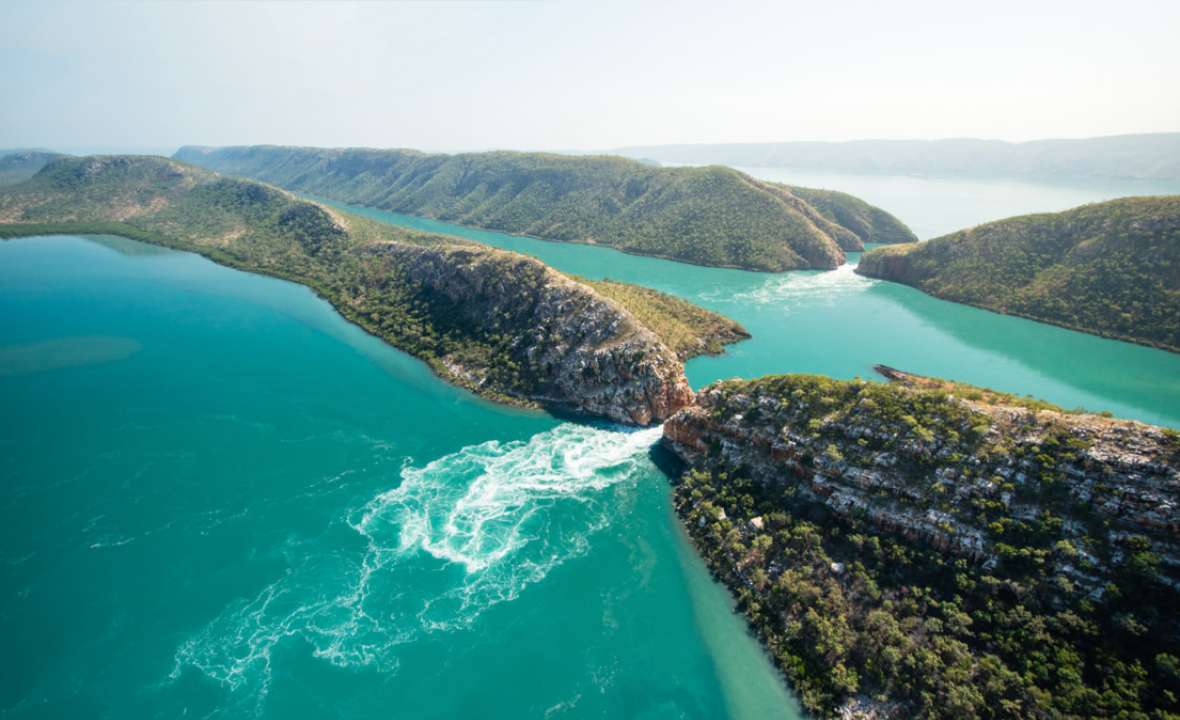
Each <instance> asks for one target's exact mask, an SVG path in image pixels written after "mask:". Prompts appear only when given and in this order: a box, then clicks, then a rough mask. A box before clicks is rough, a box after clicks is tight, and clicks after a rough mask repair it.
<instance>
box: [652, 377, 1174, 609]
mask: <svg viewBox="0 0 1180 720" xmlns="http://www.w3.org/2000/svg"><path fill="white" fill-rule="evenodd" d="M903 377H907V378H908V376H903ZM915 381H918V380H917V379H916V380H915ZM826 382H827V383H830V384H832V386H833V387H839V389H838V390H835V391H834V394H840V395H844V398H845V399H847V402H848V403H849V405H848V406H847V407H845V408H842V409H841V410H836V411H835V412H825V410H829V409H830V408H831V406H830V405H828V404H826V403H824V402H823V400H822V399H821V400H818V404H815V405H812V404H810V403H809V402H808V400H804V401H802V402H801V401H800V400H799V399H798V398H797V397H794V396H792V395H791V394H786V395H784V394H782V393H780V392H776V391H774V390H771V389H770V388H771V385H769V384H768V383H766V382H763V383H762V384H759V381H755V382H753V383H750V384H746V385H744V386H743V385H726V384H721V385H717V386H711V387H709V388H706V389H705V390H702V391H701V392H700V394H699V395H698V398H697V403H696V405H694V406H693V407H690V408H687V409H685V410H683V411H681V412H680V413H678V414H677V415H675V416H673V417H672V418H671V419H670V420H669V421H668V422H667V424H666V425H665V426H664V436H665V438H666V441H667V444H668V445H669V447H671V448H672V449H673V450H674V451H675V452H676V454H677V455H679V456H680V457H681V458H682V459H683V460H685V461H686V462H687V463H688V464H689V465H691V466H694V467H710V468H726V469H735V468H740V469H741V471H742V472H744V473H747V474H748V475H749V476H750V477H751V478H752V479H754V480H758V481H761V482H767V483H788V484H790V485H792V486H793V487H795V488H796V489H797V492H798V493H799V494H800V495H801V496H802V497H806V498H808V499H810V500H813V501H815V502H818V503H822V504H823V505H825V506H826V507H828V508H829V509H830V510H832V511H833V512H835V513H837V514H839V515H858V516H861V517H866V518H868V519H869V520H870V521H871V522H872V524H874V525H876V526H877V527H879V528H881V529H884V530H889V531H895V532H898V533H900V534H901V535H903V536H904V537H906V538H909V539H912V540H919V541H921V542H924V543H928V544H930V545H932V546H933V547H935V548H937V549H938V550H940V551H944V552H948V553H954V554H957V555H961V556H963V557H966V558H968V559H970V560H972V561H977V562H996V561H997V560H998V557H997V551H996V544H997V543H998V542H1002V540H1001V539H1000V538H998V537H994V535H995V533H994V532H993V531H992V530H991V529H989V527H988V524H989V523H990V522H993V521H995V519H996V518H997V517H999V516H1003V517H1015V518H1035V517H1037V516H1038V515H1040V514H1041V513H1042V512H1046V511H1050V512H1052V513H1053V514H1054V515H1056V516H1059V517H1061V518H1063V522H1062V525H1061V529H1060V532H1059V534H1058V535H1059V537H1058V539H1059V540H1066V541H1069V542H1072V543H1073V544H1075V545H1077V546H1081V547H1084V546H1087V545H1101V546H1102V547H1101V548H1099V547H1094V548H1093V550H1092V551H1091V555H1092V557H1090V558H1087V560H1088V562H1087V563H1086V564H1087V566H1088V569H1087V570H1086V571H1082V570H1081V569H1080V568H1078V567H1077V566H1076V565H1074V564H1072V561H1070V559H1068V558H1062V559H1061V565H1060V567H1059V568H1058V569H1059V570H1061V571H1063V572H1066V573H1067V574H1069V575H1070V576H1071V577H1072V578H1074V579H1075V580H1076V581H1077V582H1078V583H1080V584H1081V585H1085V586H1087V587H1089V588H1090V589H1092V590H1093V589H1097V588H1098V587H1100V585H1101V584H1102V582H1105V580H1106V579H1108V576H1109V572H1108V570H1109V565H1110V564H1111V563H1112V562H1115V561H1116V560H1117V557H1118V556H1119V550H1118V547H1117V546H1118V540H1119V538H1120V537H1122V536H1124V535H1129V534H1141V535H1144V536H1147V537H1148V538H1149V539H1150V540H1151V541H1152V546H1153V549H1154V550H1155V551H1156V552H1157V553H1158V554H1159V555H1160V557H1161V559H1162V561H1163V564H1162V570H1163V572H1164V575H1163V576H1162V577H1163V578H1164V579H1165V580H1166V581H1167V582H1168V583H1169V584H1171V585H1172V586H1173V587H1175V588H1177V589H1180V440H1178V439H1177V436H1176V435H1175V434H1174V433H1171V432H1168V431H1165V430H1164V429H1163V428H1158V427H1154V426H1151V425H1145V424H1143V423H1137V422H1132V421H1116V420H1112V419H1109V418H1105V417H1101V416H1096V415H1087V414H1080V413H1076V414H1074V413H1063V412H1058V411H1056V410H1048V409H1045V410H1037V409H1033V408H1029V407H1020V406H1012V405H1002V404H1001V405H994V404H989V403H987V402H983V401H974V400H970V399H966V398H964V397H957V396H954V395H943V396H941V398H940V397H939V396H938V395H937V393H938V392H939V391H938V390H935V389H926V388H922V387H920V386H919V387H912V386H908V385H906V384H904V381H903V384H902V385H895V386H885V387H883V388H882V387H874V386H872V385H868V384H862V385H860V386H858V385H857V384H855V383H848V384H844V385H843V386H839V385H836V383H837V382H838V381H826ZM799 389H800V388H799V387H792V390H791V393H794V392H795V390H799ZM813 389H814V388H812V387H807V388H806V390H805V392H806V393H810V392H812V390H813ZM928 393H935V395H933V396H931V397H929V398H927V397H923V396H924V395H925V394H928ZM898 395H900V396H901V397H897V396H898ZM907 395H912V396H913V397H906V396H907ZM822 397H832V396H831V395H824V396H822ZM882 397H886V398H888V399H889V400H892V401H895V402H898V403H899V404H900V406H901V407H902V408H903V409H905V410H910V412H902V413H901V414H900V415H896V416H895V415H894V414H892V413H887V412H882V411H881V406H882V405H883V404H884V402H885V401H883V400H882ZM840 402H842V400H841V401H837V403H836V405H837V406H838V405H839V403H840ZM926 403H933V404H934V405H935V407H933V409H931V410H930V413H931V414H930V417H931V418H932V420H931V422H932V423H938V424H939V425H940V427H938V429H935V427H934V426H933V425H932V427H930V428H926V427H922V425H921V420H918V419H916V418H915V416H914V414H913V410H912V409H911V407H910V406H911V404H912V405H914V406H922V405H924V404H926ZM935 416H938V417H935ZM907 418H908V419H907ZM977 501H983V502H984V503H992V504H994V506H993V507H992V508H991V512H981V511H980V510H979V503H978V502H977ZM1095 520H1098V521H1099V522H1101V523H1102V524H1103V525H1104V526H1105V527H1108V528H1109V532H1108V534H1107V537H1106V540H1109V541H1111V542H1110V543H1106V542H1101V541H1099V542H1097V543H1096V542H1095V538H1092V537H1090V533H1091V530H1092V528H1093V523H1094V521H1095Z"/></svg>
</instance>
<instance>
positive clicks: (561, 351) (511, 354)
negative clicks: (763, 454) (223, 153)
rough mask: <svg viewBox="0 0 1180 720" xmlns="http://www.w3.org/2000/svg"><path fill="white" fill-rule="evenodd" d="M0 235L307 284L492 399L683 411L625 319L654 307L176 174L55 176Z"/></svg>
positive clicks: (452, 242)
mask: <svg viewBox="0 0 1180 720" xmlns="http://www.w3.org/2000/svg"><path fill="white" fill-rule="evenodd" d="M0 223H2V224H0V237H13V236H19V235H32V234H53V233H79V232H88V233H111V234H120V235H126V236H129V237H132V238H136V239H139V240H143V241H146V242H153V243H157V244H161V245H166V246H169V247H175V248H179V249H184V250H192V251H195V252H199V253H202V254H204V255H206V256H208V257H210V258H212V259H214V260H216V261H218V262H222V263H225V264H228V265H232V266H234V267H239V268H242V269H245V270H250V271H254V272H263V273H267V274H271V275H277V276H280V277H284V278H288V279H291V280H294V281H296V282H300V283H303V284H306V285H308V286H310V287H312V288H313V289H315V290H316V291H317V292H318V293H319V294H321V295H322V296H323V297H325V298H326V299H328V300H329V301H330V302H332V304H333V305H335V306H336V308H337V309H338V310H340V311H341V313H343V314H344V315H346V316H347V317H349V318H350V319H352V320H353V321H355V322H357V323H358V324H360V325H361V326H362V327H364V328H366V329H367V330H369V331H371V332H373V333H374V334H376V335H378V336H380V337H382V338H384V339H386V340H388V341H389V342H390V343H392V344H393V345H396V346H397V347H399V348H401V349H403V350H405V351H407V352H410V353H412V354H414V355H416V356H417V357H419V358H421V359H423V360H424V361H426V362H427V363H429V364H430V365H431V367H432V368H433V369H434V370H435V371H436V372H437V373H438V374H439V375H440V376H442V377H444V378H445V379H448V380H450V381H452V382H455V383H456V384H459V385H462V386H464V387H467V388H470V389H472V390H473V391H476V392H478V393H480V394H482V395H485V396H487V397H490V398H493V399H497V400H502V401H508V402H515V403H518V404H526V405H533V406H543V407H550V408H554V409H560V410H563V411H568V412H575V413H582V414H587V415H594V416H601V417H606V418H610V419H612V420H616V421H619V422H626V423H636V424H648V423H650V422H655V421H660V420H663V419H665V418H666V417H668V416H669V415H671V414H672V413H673V412H675V411H676V410H678V409H679V408H681V407H683V406H684V405H686V404H687V403H688V402H690V401H691V398H692V393H691V391H690V390H689V388H688V384H687V382H686V381H685V379H684V374H683V366H682V365H681V363H680V360H679V358H678V357H677V354H676V352H675V351H673V350H672V349H670V348H669V347H668V346H667V345H666V344H665V343H664V342H663V341H662V339H661V338H660V336H659V335H658V334H657V332H653V330H652V329H649V328H648V327H646V326H645V325H644V324H643V323H642V322H640V321H638V320H637V319H636V318H635V315H634V314H632V312H631V311H630V310H628V307H629V306H630V307H634V308H636V309H637V311H642V312H646V308H647V307H648V306H649V305H651V304H652V303H654V302H656V301H657V300H659V297H655V298H653V297H651V296H649V295H647V294H644V293H636V292H629V293H625V296H624V297H623V302H619V301H616V300H612V299H609V298H606V297H604V296H602V295H600V294H599V293H597V292H596V291H595V290H594V289H593V288H592V287H590V286H589V285H586V284H583V283H580V282H577V281H575V280H573V279H571V278H569V277H567V276H565V275H562V274H560V273H557V272H555V271H553V270H552V269H550V268H548V267H547V266H545V265H544V264H543V263H541V262H540V261H538V260H535V259H532V258H527V257H524V256H520V255H517V254H515V253H510V252H505V251H500V250H495V249H491V248H487V247H484V246H480V245H477V244H474V243H470V242H466V241H462V240H460V239H458V238H451V237H447V236H442V235H430V234H426V233H418V232H413V231H409V230H405V229H402V228H395V227H392V226H387V225H382V224H379V223H375V222H372V221H369V220H366V219H364V218H360V217H356V216H352V215H348V214H345V213H339V212H336V211H334V210H330V209H328V208H325V207H322V206H320V205H318V204H316V203H312V202H308V201H305V200H300V199H298V198H296V197H294V196H292V195H291V194H289V193H287V192H285V191H282V190H279V189H277V188H274V187H271V186H268V185H264V184H262V183H258V182H255V181H250V180H241V179H236V178H226V177H222V176H220V175H218V174H216V173H213V172H210V171H208V170H204V169H200V168H195V167H192V166H189V165H185V164H184V163H179V162H176V161H172V160H167V159H164V158H155V157H131V156H104V157H89V158H69V159H61V160H56V161H54V162H51V163H49V164H48V165H47V166H46V167H45V168H44V169H43V170H42V171H40V172H39V173H38V174H37V175H36V176H35V177H33V178H32V179H30V180H29V181H27V182H25V183H21V184H19V185H16V186H13V187H11V188H6V189H4V190H3V191H0ZM700 312H701V313H706V311H703V310H701V311H700ZM706 314H707V313H706Z"/></svg>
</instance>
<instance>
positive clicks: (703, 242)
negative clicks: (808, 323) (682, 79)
mask: <svg viewBox="0 0 1180 720" xmlns="http://www.w3.org/2000/svg"><path fill="white" fill-rule="evenodd" d="M174 157H175V158H176V159H178V160H182V161H184V162H188V163H192V164H194V165H200V166H203V167H207V168H209V169H212V170H216V171H218V172H221V173H225V174H228V175H236V176H242V177H249V178H253V179H256V180H262V181H265V182H269V183H274V184H275V185H278V186H280V187H283V188H286V189H288V190H293V191H296V192H300V193H307V194H310V195H315V196H318V197H323V198H328V199H331V200H335V201H339V202H344V203H350V204H354V205H364V206H368V207H373V208H378V209H382V210H390V211H393V212H399V213H405V214H409V215H418V216H422V217H429V218H436V219H439V220H446V221H448V222H454V223H459V224H463V225H469V226H472V227H479V228H487V229H490V230H498V231H502V232H508V233H515V234H519V235H531V236H534V237H538V238H542V239H546V240H556V241H564V242H579V243H593V244H598V245H606V246H609V247H613V248H616V249H619V250H622V251H625V252H629V253H634V254H638V255H650V256H654V257H662V258H669V259H672V260H679V261H683V262H689V263H695V264H698V265H711V266H717V267H734V268H741V269H746V270H760V271H781V270H793V269H822V270H830V269H833V268H835V267H837V266H839V265H840V264H842V263H843V262H844V259H845V258H844V252H845V251H859V250H861V249H863V247H864V245H863V244H864V242H909V241H912V240H914V239H915V238H914V235H913V233H912V232H910V231H909V229H908V228H906V227H905V226H904V225H903V224H902V223H901V222H900V221H898V220H897V219H896V218H894V217H893V216H892V215H889V214H888V213H886V212H884V211H883V210H879V209H877V208H872V207H871V206H868V205H867V204H866V203H863V201H859V200H856V199H855V198H851V196H847V195H843V194H831V193H820V191H812V193H811V194H810V195H806V194H800V193H797V192H795V190H794V189H793V188H790V187H788V186H785V185H778V184H775V183H768V182H764V181H761V180H757V179H755V178H752V177H750V176H749V175H746V174H744V173H741V172H738V171H736V170H733V169H731V168H726V167H720V166H714V167H696V168H689V167H654V166H651V165H648V164H644V163H642V162H638V161H635V160H628V159H625V158H621V157H612V156H570V155H556V154H549V153H525V152H507V151H503V152H487V153H465V154H458V155H440V154H428V153H422V152H418V151H415V150H373V149H365V148H345V149H327V148H306V147H280V146H270V145H263V146H247V147H226V148H207V147H195V146H189V147H183V148H181V149H180V150H179V151H178V152H177V153H176V154H175V156H174ZM809 198H811V199H809ZM812 199H816V200H818V201H819V202H818V204H815V205H813V204H812ZM845 223H848V224H847V225H846V224H845Z"/></svg>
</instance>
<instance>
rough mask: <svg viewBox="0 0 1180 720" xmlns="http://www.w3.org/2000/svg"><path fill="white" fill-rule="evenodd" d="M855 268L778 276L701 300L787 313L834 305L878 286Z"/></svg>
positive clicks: (846, 265) (799, 272)
mask: <svg viewBox="0 0 1180 720" xmlns="http://www.w3.org/2000/svg"><path fill="white" fill-rule="evenodd" d="M855 268H856V266H855V265H852V264H845V265H841V266H840V267H838V268H836V269H835V270H825V271H794V272H788V273H781V274H778V275H773V276H771V277H769V278H767V279H766V280H765V281H764V282H763V283H762V284H761V285H759V286H757V287H755V288H752V289H750V290H747V291H745V292H740V293H735V294H733V295H725V296H724V297H722V296H719V295H718V296H713V295H706V296H702V297H701V299H702V300H705V301H707V302H708V301H718V300H724V301H729V302H734V303H739V304H742V305H777V306H780V307H781V308H783V310H784V311H785V312H788V313H790V312H792V311H794V310H797V309H800V308H805V307H814V306H816V305H834V304H836V303H838V302H840V301H841V299H842V298H844V297H846V296H848V295H855V294H858V293H861V292H864V291H865V290H867V289H868V288H869V287H871V286H872V285H873V284H874V283H876V282H877V281H876V280H873V279H871V278H867V277H864V276H863V275H857V274H856V273H855V272H854V270H855Z"/></svg>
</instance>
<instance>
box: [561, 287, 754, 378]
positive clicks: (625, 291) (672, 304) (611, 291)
mask: <svg viewBox="0 0 1180 720" xmlns="http://www.w3.org/2000/svg"><path fill="white" fill-rule="evenodd" d="M575 279H576V280H578V281H579V282H581V283H583V284H586V285H589V286H590V287H592V288H594V289H595V290H597V291H598V294H600V295H603V296H605V297H608V298H610V299H611V300H614V301H615V302H617V303H619V304H620V305H622V306H623V307H625V308H627V309H628V310H629V311H630V312H631V314H632V315H634V316H635V317H636V319H638V320H639V321H640V322H641V323H643V324H644V325H646V326H647V327H648V328H650V329H651V330H652V331H653V332H655V334H656V335H658V336H659V337H660V339H661V340H663V341H664V344H665V345H667V346H668V347H670V348H672V350H673V351H674V352H675V353H676V354H677V356H679V357H680V359H681V360H687V359H688V358H691V357H696V356H697V355H705V354H707V355H719V354H721V353H722V352H724V347H723V346H724V345H727V344H729V343H734V342H738V341H739V340H743V339H745V338H748V337H750V334H749V333H748V332H746V329H745V328H744V327H742V326H741V325H740V324H739V323H737V322H735V321H733V320H730V319H729V318H727V317H725V316H724V315H719V314H717V313H715V312H712V311H710V310H706V309H704V308H702V307H700V306H699V305H693V304H692V303H690V302H688V301H686V300H681V299H680V298H678V297H673V296H672V295H666V294H664V293H662V292H659V291H657V290H652V289H651V288H645V287H640V286H639V285H631V284H629V283H621V282H616V281H614V280H610V279H606V280H588V279H586V278H580V277H576V278H575Z"/></svg>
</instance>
